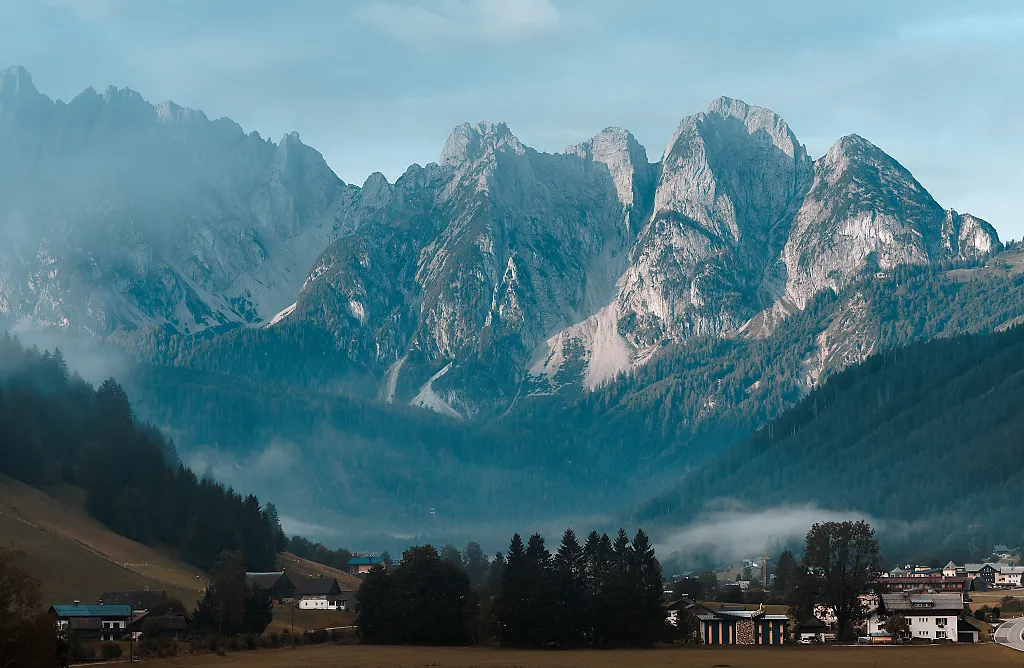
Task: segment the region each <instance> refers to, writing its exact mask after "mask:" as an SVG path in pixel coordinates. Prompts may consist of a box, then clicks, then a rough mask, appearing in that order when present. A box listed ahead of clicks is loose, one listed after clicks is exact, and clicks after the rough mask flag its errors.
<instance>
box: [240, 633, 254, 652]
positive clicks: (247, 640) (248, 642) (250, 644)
mask: <svg viewBox="0 0 1024 668" xmlns="http://www.w3.org/2000/svg"><path fill="white" fill-rule="evenodd" d="M242 644H243V645H244V646H245V648H246V649H256V637H255V636H253V635H252V634H251V633H247V634H246V635H244V636H243V637H242Z"/></svg>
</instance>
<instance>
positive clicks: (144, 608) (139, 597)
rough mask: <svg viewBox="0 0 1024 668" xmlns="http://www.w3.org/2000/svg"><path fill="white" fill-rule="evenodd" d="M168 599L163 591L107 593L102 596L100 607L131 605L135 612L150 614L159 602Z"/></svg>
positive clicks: (141, 590)
mask: <svg viewBox="0 0 1024 668" xmlns="http://www.w3.org/2000/svg"><path fill="white" fill-rule="evenodd" d="M165 598H167V593H166V592H164V590H162V589H148V588H147V589H139V590H136V591H107V592H103V594H102V595H101V596H100V605H130V606H132V610H134V611H135V612H149V609H150V608H152V607H153V606H154V605H156V603H157V602H158V601H162V600H163V599H165Z"/></svg>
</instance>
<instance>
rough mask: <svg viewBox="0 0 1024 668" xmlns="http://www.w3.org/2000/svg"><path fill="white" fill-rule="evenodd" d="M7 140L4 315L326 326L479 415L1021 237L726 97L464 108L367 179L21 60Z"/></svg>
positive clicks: (2, 87) (866, 148)
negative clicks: (443, 136) (524, 127)
mask: <svg viewBox="0 0 1024 668" xmlns="http://www.w3.org/2000/svg"><path fill="white" fill-rule="evenodd" d="M0 149H2V152H0V156H2V157H0V177H2V178H0V192H2V194H3V195H4V197H3V199H2V200H0V221H3V222H4V225H5V227H4V229H5V233H6V236H7V239H8V242H9V243H7V244H6V245H5V247H4V249H3V250H2V251H0V313H4V314H7V315H9V316H14V317H15V318H19V319H24V320H28V321H30V322H33V323H35V324H37V325H42V326H57V327H69V328H76V329H81V330H85V331H88V332H90V333H93V334H97V335H100V336H106V335H109V334H112V333H118V335H119V336H123V333H124V332H131V331H141V330H145V329H147V328H152V327H165V328H169V329H170V330H172V331H174V332H177V333H180V334H189V335H191V334H194V333H195V332H198V331H203V330H205V329H209V328H225V327H232V326H238V325H250V326H252V325H260V326H267V327H270V328H271V329H275V328H276V329H284V328H294V327H297V326H301V327H310V328H314V329H316V330H318V331H320V332H323V333H324V334H326V336H328V337H329V338H330V339H332V340H333V348H334V351H333V352H332V353H331V355H333V356H336V357H340V358H342V359H343V360H345V364H347V365H348V366H349V367H351V368H353V369H358V373H359V374H360V378H361V380H360V386H361V387H364V388H365V387H366V386H367V384H369V385H372V386H374V387H375V389H374V390H373V391H372V394H373V395H375V396H376V397H378V398H379V399H381V400H383V401H385V402H400V403H411V404H414V405H420V406H424V407H426V408H430V409H432V410H436V411H438V412H440V413H443V414H446V415H450V416H453V417H459V418H463V417H472V416H475V415H496V414H501V413H502V412H504V411H506V410H508V408H509V407H510V406H512V405H514V404H515V403H516V402H517V401H518V400H520V399H522V398H524V397H527V396H531V395H534V396H536V395H544V394H549V393H552V392H557V391H559V388H560V387H562V386H563V385H564V384H565V383H570V384H574V385H577V384H578V385H581V386H583V387H586V388H594V387H597V386H598V385H600V384H602V383H605V382H607V381H609V380H610V379H612V378H613V377H615V375H616V374H618V373H620V372H622V371H626V370H628V369H630V368H634V367H636V366H637V365H641V364H643V363H644V362H645V361H646V360H648V359H649V358H650V357H651V355H652V354H653V353H654V352H655V351H657V350H658V349H659V348H660V347H661V346H664V345H665V344H666V343H670V342H680V341H685V340H688V339H691V338H694V337H707V336H733V335H737V334H746V335H754V336H763V335H765V334H767V333H768V332H770V331H772V329H773V328H774V327H775V326H776V325H777V323H778V322H779V321H780V320H781V319H783V318H785V317H786V316H787V315H788V314H790V313H793V312H795V311H797V310H799V309H802V308H804V307H805V306H806V304H807V303H808V301H809V300H810V298H811V297H812V296H813V295H815V294H816V293H818V292H820V291H822V290H826V289H831V290H841V289H842V288H843V287H845V286H846V285H847V284H849V282H850V281H851V280H853V279H854V277H856V276H858V275H860V273H861V272H862V271H864V269H865V267H866V266H868V264H869V263H870V264H871V266H876V267H878V268H879V269H880V270H883V271H884V270H888V269H891V268H893V267H895V266H898V265H901V264H928V263H936V262H948V261H965V262H966V261H974V260H977V259H979V258H981V257H984V256H986V255H988V254H990V253H992V252H995V251H997V250H998V249H999V248H1000V242H999V239H998V236H997V234H996V232H995V230H994V229H993V228H992V227H991V226H990V225H989V224H988V223H986V222H984V221H982V220H980V219H977V218H975V217H973V216H970V215H966V214H965V215H960V214H958V213H956V212H955V211H952V210H950V211H944V210H943V209H942V208H941V207H940V206H939V205H938V204H937V203H936V202H935V201H934V200H933V199H932V198H931V196H930V195H929V194H928V193H927V191H926V190H925V189H924V188H923V187H922V186H921V185H920V184H919V183H918V182H917V181H916V180H914V178H913V176H912V175H910V173H909V172H907V170H906V169H904V168H903V167H902V166H901V165H899V163H897V162H896V161H895V160H893V159H892V158H891V157H889V156H888V155H886V154H885V153H884V152H882V151H881V150H880V149H878V148H877V147H875V146H874V145H872V144H870V143H869V142H867V141H866V140H864V139H862V138H860V137H857V136H855V135H851V136H848V137H844V138H843V139H841V140H840V141H839V142H837V143H836V145H835V146H833V147H832V148H831V149H830V150H829V151H828V153H827V154H826V155H825V156H824V157H822V158H821V159H819V160H817V161H813V160H812V159H811V158H810V156H808V154H807V151H806V148H805V147H804V146H803V145H802V144H800V143H799V141H798V140H797V138H796V136H795V134H794V133H793V131H792V130H791V129H790V128H789V126H788V125H787V124H786V123H785V121H784V120H783V119H781V118H780V117H779V116H778V115H777V114H775V113H773V112H771V111H769V110H767V109H763V108H760V107H755V106H750V105H747V104H745V103H744V102H741V101H739V100H732V99H729V98H720V99H718V100H716V101H714V102H713V103H712V104H711V105H710V107H709V108H708V110H707V111H706V112H702V113H699V114H696V115H694V116H690V117H688V118H685V119H683V121H682V122H681V123H680V125H679V127H678V128H677V130H676V133H675V134H674V136H673V138H672V140H671V141H670V143H669V145H668V147H667V148H666V149H665V151H664V153H663V155H662V158H661V160H660V161H659V162H656V163H651V162H650V161H649V160H648V158H647V153H646V151H645V149H644V147H643V146H641V145H640V144H639V143H638V142H637V141H636V139H635V138H634V137H633V136H632V135H631V134H630V133H629V132H627V131H625V130H622V129H618V128H608V129H606V130H604V131H602V132H600V133H598V134H597V135H596V136H595V137H593V138H592V139H590V140H588V141H585V142H582V143H580V144H578V145H575V146H571V147H569V148H568V149H566V151H565V152H563V153H556V154H547V153H540V152H537V151H535V150H533V149H531V148H529V147H527V146H525V145H524V144H523V143H522V142H521V141H520V140H519V139H518V138H516V137H515V136H514V135H513V134H512V133H511V131H510V130H509V128H508V127H507V126H506V125H505V124H504V123H478V124H462V125H460V126H458V127H457V128H455V130H454V131H453V132H452V134H451V136H450V137H449V139H448V141H447V142H446V144H445V146H444V149H443V150H442V152H441V155H440V158H439V161H438V163H431V164H429V165H427V166H425V167H422V166H419V165H413V166H411V167H410V168H409V170H408V171H407V172H406V173H405V174H404V175H403V176H402V177H400V178H399V179H398V180H397V181H396V182H395V183H394V184H392V183H389V182H388V181H387V180H386V179H385V178H384V177H383V176H382V175H380V174H373V175H371V176H370V177H369V178H368V179H367V180H366V182H365V183H364V184H363V186H362V187H360V188H357V187H355V186H350V185H346V184H344V183H343V182H342V181H341V180H340V179H338V178H337V177H336V176H335V175H334V174H333V172H331V170H330V169H329V168H328V167H327V165H326V163H324V161H323V159H322V157H321V156H320V154H319V153H317V152H316V151H314V150H313V149H311V148H309V147H306V146H305V145H303V144H302V143H301V142H300V141H299V139H298V136H297V135H295V134H292V135H288V136H286V137H285V138H284V139H282V141H281V142H280V143H279V144H273V143H271V142H267V141H265V140H262V139H261V138H260V137H259V136H258V135H256V134H255V133H253V134H249V135H246V134H245V133H244V132H243V131H242V130H241V129H240V128H239V127H238V126H237V125H235V124H234V123H232V122H231V121H228V120H226V119H221V120H218V121H210V120H209V119H207V118H206V117H205V116H204V115H203V114H202V113H201V112H197V111H193V110H189V109H183V108H181V107H178V106H177V105H174V104H173V103H163V104H160V105H156V106H153V105H150V104H149V103H147V102H145V101H144V100H142V99H141V97H140V96H139V95H138V94H137V93H134V92H132V91H130V90H118V89H115V88H111V89H108V90H107V91H106V92H105V93H104V94H102V95H101V94H98V93H96V92H95V91H92V90H91V89H90V90H88V91H86V92H85V93H83V94H82V95H80V96H78V97H77V98H75V100H73V101H72V102H71V103H68V104H64V103H63V102H59V101H58V102H52V101H51V100H50V99H49V98H47V97H45V96H43V95H42V94H40V93H39V92H38V91H37V90H36V89H35V87H34V85H33V84H32V81H31V78H30V77H29V75H28V73H27V72H25V71H24V70H23V69H20V68H11V69H9V70H7V71H5V72H4V73H3V74H2V77H0ZM283 338H286V337H283ZM273 352H274V351H273V349H268V350H267V352H266V354H267V355H271V354H273ZM364 391H365V390H364Z"/></svg>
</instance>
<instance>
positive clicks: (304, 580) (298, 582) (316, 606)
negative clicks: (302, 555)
mask: <svg viewBox="0 0 1024 668" xmlns="http://www.w3.org/2000/svg"><path fill="white" fill-rule="evenodd" d="M292 582H294V583H295V598H297V599H299V608H300V609H302V610H347V609H348V607H349V606H348V600H347V599H346V598H343V597H342V595H341V586H340V585H338V581H337V580H336V579H334V578H325V577H308V576H304V575H294V576H292Z"/></svg>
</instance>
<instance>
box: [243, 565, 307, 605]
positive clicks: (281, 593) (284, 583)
mask: <svg viewBox="0 0 1024 668" xmlns="http://www.w3.org/2000/svg"><path fill="white" fill-rule="evenodd" d="M245 586H246V587H248V588H249V589H256V590H258V591H262V592H264V593H265V594H267V595H268V596H270V598H271V599H273V600H275V601H279V602H280V601H283V600H285V599H291V598H295V583H293V582H292V580H291V578H289V577H288V574H287V573H285V572H284V571H271V572H267V573H246V574H245Z"/></svg>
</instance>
